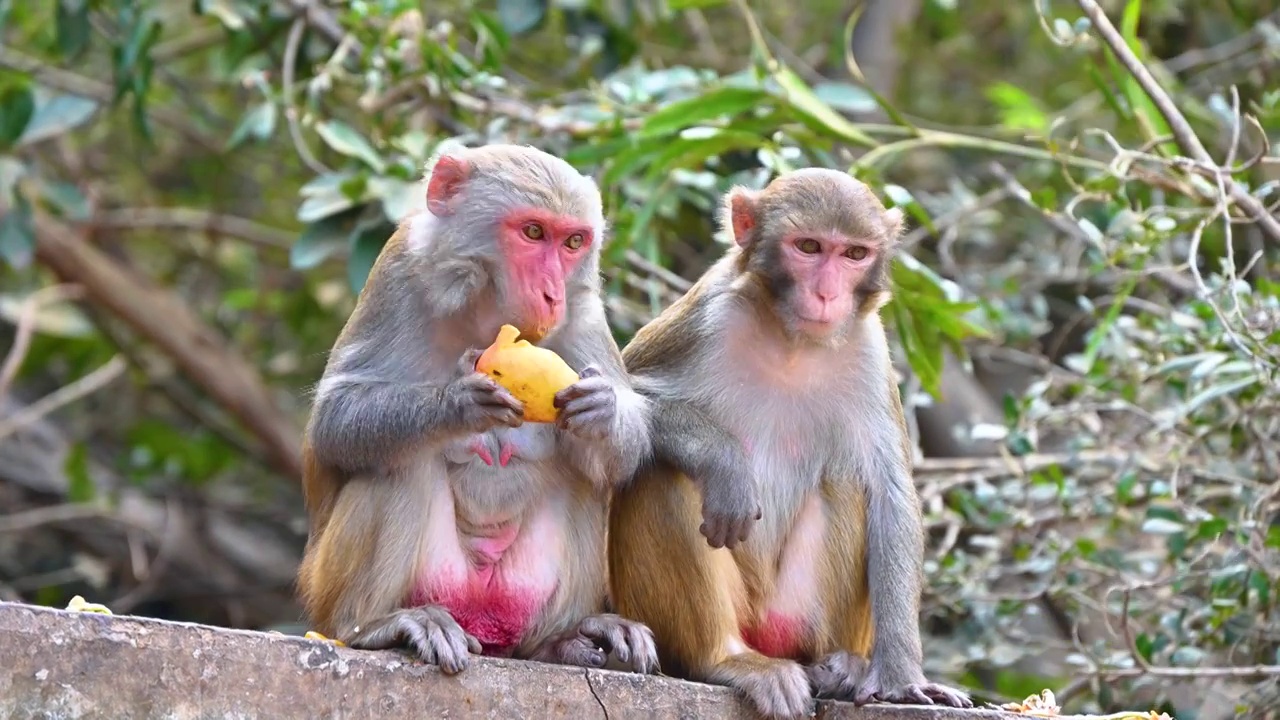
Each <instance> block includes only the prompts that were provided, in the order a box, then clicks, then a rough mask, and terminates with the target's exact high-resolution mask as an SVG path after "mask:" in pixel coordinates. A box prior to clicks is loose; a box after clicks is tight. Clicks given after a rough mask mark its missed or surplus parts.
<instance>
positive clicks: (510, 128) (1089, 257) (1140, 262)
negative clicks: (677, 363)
mask: <svg viewBox="0 0 1280 720" xmlns="http://www.w3.org/2000/svg"><path fill="white" fill-rule="evenodd" d="M1101 5H1102V7H1101V9H1100V10H1098V11H1099V12H1104V13H1105V16H1106V17H1107V18H1109V23H1108V24H1107V25H1106V26H1103V27H1099V26H1100V25H1101V23H1098V22H1090V21H1088V20H1087V19H1086V18H1087V16H1088V13H1089V12H1090V10H1091V9H1096V8H1097V6H1096V5H1095V4H1094V3H1093V2H1091V1H1090V0H1079V1H1078V2H1066V1H1065V0H1055V1H1053V2H1050V1H1048V0H1023V1H1020V2H1008V3H1006V2H996V1H995V0H971V1H970V2H966V3H956V2H954V0H903V1H898V2H895V0H870V1H868V2H864V3H858V2H855V1H854V0H812V1H811V2H807V3H777V4H774V3H764V2H752V3H746V2H720V1H718V0H499V1H497V2H471V1H469V0H450V1H448V2H438V3H414V2H407V1H404V0H349V1H347V2H334V3H331V4H327V5H324V4H320V3H312V2H309V1H308V0H287V1H286V0H275V1H268V0H193V2H190V3H173V2H160V1H158V0H152V1H145V0H144V1H140V2H129V1H127V0H57V1H56V2H53V1H51V2H48V3H19V2H12V0H0V33H2V36H0V37H2V41H0V211H3V215H2V216H0V289H2V290H3V292H2V293H0V315H2V316H3V319H4V323H0V348H7V349H6V350H4V351H3V352H0V355H2V356H3V357H4V358H5V361H4V364H3V365H2V366H0V513H2V514H0V599H10V600H16V599H21V600H25V601H29V602H38V603H45V604H54V605H63V604H65V603H66V602H67V601H68V599H69V598H70V597H71V596H72V595H74V594H77V593H79V594H83V595H85V596H87V597H89V598H90V599H92V600H97V601H100V602H104V603H106V604H107V605H109V606H111V607H112V608H113V609H115V610H116V611H117V612H133V613H139V614H145V615H153V616H159V617H170V618H177V619H187V620H197V621H203V622H213V623H217V624H224V625H231V626H241V627H259V628H261V627H276V628H283V629H287V630H290V631H299V630H301V629H303V628H302V626H300V625H299V624H298V623H297V621H298V614H297V608H296V606H295V605H293V604H292V600H291V592H292V588H291V582H292V578H293V572H294V569H295V567H296V562H297V558H298V556H299V554H300V551H301V546H302V542H303V540H304V538H305V518H304V517H303V515H302V511H301V502H300V499H299V493H298V488H297V483H296V478H297V475H298V434H299V429H300V428H301V426H302V423H303V422H304V420H305V416H306V412H307V408H308V399H309V396H308V392H309V389H310V386H311V385H312V384H313V383H314V382H315V380H316V379H317V378H318V377H319V374H320V372H321V369H322V367H323V363H324V359H325V353H326V352H327V350H328V348H329V347H330V346H331V344H332V342H333V338H334V337H335V336H336V334H337V332H338V330H339V329H340V327H341V325H342V323H343V322H344V321H345V319H346V316H347V314H348V313H349V311H350V309H351V307H352V304H353V302H354V294H355V291H356V290H357V289H358V288H359V287H360V285H361V284H362V282H363V280H364V276H365V274H366V273H367V271H368V268H369V266H370V264H371V263H372V260H373V258H374V257H375V256H376V254H377V252H378V250H379V248H380V247H381V243H382V242H383V241H384V240H385V238H386V237H387V235H389V233H390V231H391V230H392V229H393V227H394V223H395V222H397V220H398V219H399V218H400V217H402V216H403V215H404V214H405V213H406V212H408V211H410V210H412V209H415V208H417V207H420V203H421V188H420V187H419V186H417V185H416V184H415V183H416V181H417V180H418V179H419V177H420V170H421V167H422V164H423V162H424V161H425V160H426V158H427V157H428V156H429V155H430V154H431V151H432V149H433V148H434V147H435V146H436V145H437V144H438V143H439V142H441V141H442V140H444V139H446V138H450V137H453V138H458V139H461V140H463V141H465V142H470V143H478V142H486V141H515V142H526V143H531V144H534V145H537V146H540V147H543V148H545V149H548V150H550V151H552V152H556V153H559V154H562V155H563V156H564V157H566V158H568V159H569V160H570V161H571V162H573V163H574V164H575V165H577V166H579V167H580V168H582V169H583V170H584V171H587V172H590V173H592V174H594V175H595V176H596V177H597V178H598V179H599V181H600V183H601V185H602V189H603V192H604V194H605V198H606V203H607V211H608V213H609V217H610V218H611V223H612V226H613V233H612V235H613V237H612V239H611V242H610V246H609V247H608V249H607V260H606V263H605V273H606V277H607V279H608V281H609V282H608V291H609V309H610V319H611V322H612V323H613V326H614V328H615V331H616V333H617V336H618V339H619V342H621V343H625V342H626V340H627V338H628V337H629V336H630V334H631V333H632V332H633V331H634V330H635V329H636V328H637V327H638V326H639V325H640V324H642V323H643V322H645V321H646V320H647V319H648V318H649V317H651V316H652V314H653V313H654V312H656V311H657V310H658V309H660V308H661V307H663V306H664V305H665V304H666V303H668V302H670V301H671V300H672V299H674V298H675V297H677V296H678V294H679V293H680V292H682V291H683V289H684V288H685V287H687V285H688V282H689V280H691V279H692V278H695V277H696V276H697V274H698V273H699V272H701V270H702V269H703V268H705V267H706V266H707V264H709V262H711V260H713V259H714V258H715V257H716V256H717V254H718V253H719V252H720V251H721V245H719V244H718V241H717V240H716V239H715V238H714V237H713V233H714V225H713V224H712V217H713V213H714V209H715V204H716V202H717V201H718V198H719V196H720V194H721V193H723V191H725V190H726V189H727V188H728V187H729V186H731V185H732V184H734V183H742V184H746V185H751V186H757V187H758V186H760V185H762V184H763V183H764V182H766V181H767V179H768V178H769V177H771V175H772V174H774V173H776V172H778V171H781V170H785V169H787V168H790V167H800V166H805V165H823V166H830V167H838V168H843V169H848V170H850V171H851V172H853V173H855V174H856V175H858V176H859V177H861V178H863V179H865V180H867V181H868V182H870V183H871V184H872V185H873V187H875V188H876V189H877V191H879V192H880V193H881V196H882V197H884V198H885V199H886V201H887V202H889V203H890V204H895V205H900V206H902V207H903V208H904V209H905V210H906V211H907V212H908V214H909V217H910V218H911V219H912V227H911V229H910V230H909V232H908V236H907V238H906V244H905V252H904V255H903V257H902V259H901V261H900V262H898V263H897V265H896V266H895V270H894V279H895V285H896V292H897V295H896V299H895V301H894V303H893V304H892V305H891V306H890V307H889V308H888V309H887V310H886V317H887V318H889V319H890V321H891V322H890V323H889V324H890V326H891V330H892V332H893V334H894V340H895V343H896V345H895V346H896V347H897V348H898V349H899V350H900V351H901V356H900V360H901V362H900V365H899V367H900V369H901V371H902V388H903V392H904V397H905V398H906V399H907V401H908V405H909V407H910V408H911V409H912V410H913V412H912V418H911V422H912V433H913V436H914V437H915V438H916V440H917V441H918V444H919V447H920V449H921V453H920V457H919V458H918V468H917V477H918V482H919V485H920V488H921V492H922V494H923V496H924V498H925V501H926V509H927V522H928V523H929V527H930V531H931V535H930V539H931V542H930V550H929V563H928V571H929V575H930V583H929V588H928V590H927V592H926V598H925V601H926V602H925V609H924V613H923V618H922V619H923V621H924V622H925V628H926V630H927V633H928V634H927V636H926V654H927V656H928V658H927V663H928V668H927V669H928V672H929V673H930V675H931V676H934V677H937V678H939V679H945V680H946V681H949V682H954V683H959V684H963V685H965V686H967V687H969V688H972V689H973V690H974V691H975V692H976V693H977V694H978V695H979V697H981V698H982V699H984V700H989V701H992V702H1003V701H1007V700H1009V699H1013V698H1021V697H1024V696H1025V695H1027V694H1030V693H1033V692H1037V691H1039V690H1040V689H1041V688H1043V687H1050V688H1053V689H1054V691H1055V692H1056V693H1057V697H1058V701H1059V702H1060V703H1062V704H1063V706H1064V708H1065V709H1067V710H1070V711H1076V712H1083V711H1115V710H1118V709H1124V708H1133V707H1141V708H1144V709H1145V708H1159V709H1162V710H1167V711H1171V712H1174V713H1175V714H1176V717H1178V718H1180V719H1181V718H1224V717H1275V710H1271V709H1269V708H1274V707H1277V706H1280V689H1278V682H1280V681H1278V680H1277V678H1280V613H1278V612H1277V601H1278V600H1280V597H1278V596H1280V524H1277V511H1278V509H1280V491H1277V484H1276V483H1277V480H1278V477H1280V453H1278V449H1280V445H1277V439H1278V437H1280V415H1278V414H1277V405H1278V402H1277V392H1276V388H1277V362H1278V361H1280V342H1278V341H1280V277H1278V276H1277V273H1276V268H1277V267H1280V265H1278V261H1280V229H1278V227H1277V224H1276V221H1275V219H1274V215H1272V216H1271V217H1270V218H1269V219H1264V220H1263V221H1261V222H1256V221H1255V220H1257V218H1258V217H1259V215H1258V211H1259V208H1263V209H1267V210H1266V211H1267V212H1269V211H1270V210H1269V209H1268V208H1269V207H1270V206H1274V204H1275V203H1276V202H1277V185H1278V180H1280V157H1278V156H1277V154H1276V152H1275V151H1274V150H1272V149H1271V146H1270V142H1271V141H1272V140H1274V139H1275V138H1276V136H1277V133H1280V90H1277V87H1280V85H1277V82H1276V80H1277V76H1278V70H1280V26H1278V23H1280V12H1277V11H1276V10H1275V8H1274V6H1269V4H1268V3H1259V2H1254V1H1253V0H1212V1H1210V2H1191V1H1190V0H1146V1H1145V2H1141V1H1139V0H1125V1H1124V2H1119V1H1115V2H1104V3H1101ZM1095 19H1096V18H1095ZM855 21H856V22H855ZM1107 27H1111V28H1114V33H1113V34H1111V35H1110V36H1107V35H1106V34H1105V30H1106V28H1107ZM1108 38H1109V39H1110V42H1108V41H1107V40H1108ZM1108 45H1110V46H1111V47H1112V49H1108ZM1115 48H1120V49H1121V51H1120V52H1119V53H1117V52H1116V51H1115ZM850 49H851V50H852V52H849V50H850ZM855 59H856V60H855ZM1144 73H1149V74H1150V77H1151V78H1153V82H1154V84H1155V85H1156V86H1158V87H1162V88H1163V90H1164V92H1167V93H1168V95H1169V96H1171V97H1172V102H1171V103H1170V105H1169V106H1166V107H1164V108H1163V109H1162V108H1161V102H1160V100H1161V97H1160V93H1159V92H1157V93H1155V94H1154V95H1153V94H1152V93H1151V92H1150V90H1151V89H1152V85H1151V84H1150V83H1148V84H1147V85H1146V86H1145V87H1144V85H1143V83H1142V82H1140V79H1142V77H1143V75H1144ZM1169 107H1172V108H1173V112H1172V113H1170V112H1168V110H1169ZM1200 145H1202V147H1198V146H1200ZM1268 713H1270V714H1268Z"/></svg>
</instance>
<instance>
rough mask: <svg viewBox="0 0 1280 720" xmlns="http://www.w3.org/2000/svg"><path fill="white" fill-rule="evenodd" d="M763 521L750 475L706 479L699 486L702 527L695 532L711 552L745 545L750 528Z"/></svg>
mask: <svg viewBox="0 0 1280 720" xmlns="http://www.w3.org/2000/svg"><path fill="white" fill-rule="evenodd" d="M761 517H763V511H762V510H761V508H760V501H759V499H758V498H757V497H756V488H755V483H753V482H751V475H749V474H743V475H737V476H736V477H733V478H722V479H716V478H706V479H704V480H703V482H702V526H701V527H699V528H698V531H699V532H701V533H702V536H703V537H705V538H706V539H707V544H708V545H710V546H711V547H713V548H722V547H723V548H729V549H730V550H732V549H733V548H734V547H736V546H737V545H738V543H742V542H746V540H747V535H749V534H750V533H751V526H752V525H754V524H755V522H756V521H757V520H759V519H760V518H761Z"/></svg>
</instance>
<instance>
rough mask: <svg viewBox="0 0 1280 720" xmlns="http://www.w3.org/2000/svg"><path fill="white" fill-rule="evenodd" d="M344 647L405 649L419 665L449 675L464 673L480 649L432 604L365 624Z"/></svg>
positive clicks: (441, 609)
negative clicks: (432, 666)
mask: <svg viewBox="0 0 1280 720" xmlns="http://www.w3.org/2000/svg"><path fill="white" fill-rule="evenodd" d="M347 645H348V646H350V647H353V648H358V649H361V650H389V649H391V648H396V647H405V646H408V647H410V648H412V649H413V651H414V653H415V654H416V655H417V656H418V657H419V658H421V659H422V660H423V662H428V663H431V664H432V665H438V666H440V669H441V670H443V671H444V672H445V673H447V674H449V675H454V674H457V673H459V672H462V671H463V670H466V669H467V666H468V665H469V664H470V663H471V655H473V654H475V655H479V654H480V652H481V649H482V648H481V645H480V641H479V640H477V639H476V638H475V637H473V636H472V635H471V634H470V633H468V632H467V631H466V630H463V629H462V626H460V625H458V621H456V620H454V619H453V616H452V615H450V614H449V611H448V610H445V609H444V608H442V607H438V606H435V605H424V606H422V607H416V608H407V609H404V610H397V611H395V612H393V613H391V614H389V615H387V616H385V617H383V618H381V619H379V620H375V621H373V622H371V623H368V624H366V625H364V626H363V627H361V628H360V629H359V633H357V634H356V636H355V637H354V638H352V639H351V641H350V642H348V643H347Z"/></svg>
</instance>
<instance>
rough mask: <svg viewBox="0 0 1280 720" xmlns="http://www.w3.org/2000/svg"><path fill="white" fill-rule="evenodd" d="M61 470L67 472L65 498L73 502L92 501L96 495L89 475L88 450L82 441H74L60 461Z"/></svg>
mask: <svg viewBox="0 0 1280 720" xmlns="http://www.w3.org/2000/svg"><path fill="white" fill-rule="evenodd" d="M62 471H63V472H65V473H66V474H67V483H68V484H67V499H68V500H70V501H71V502H73V503H89V502H93V500H94V498H96V497H97V495H98V488H96V487H94V484H93V478H91V477H90V476H89V451H88V448H87V446H86V445H85V444H84V443H76V444H75V445H72V446H71V450H69V451H68V452H67V459H66V460H65V461H64V462H63V463H62Z"/></svg>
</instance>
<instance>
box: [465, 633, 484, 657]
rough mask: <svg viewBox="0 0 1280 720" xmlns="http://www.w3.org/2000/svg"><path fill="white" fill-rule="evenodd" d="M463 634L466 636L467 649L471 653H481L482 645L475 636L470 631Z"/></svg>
mask: <svg viewBox="0 0 1280 720" xmlns="http://www.w3.org/2000/svg"><path fill="white" fill-rule="evenodd" d="M465 634H466V636H467V650H470V651H471V653H472V654H474V655H479V654H480V653H483V652H484V646H483V645H481V644H480V641H479V640H478V639H476V636H475V635H472V634H471V633H465Z"/></svg>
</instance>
